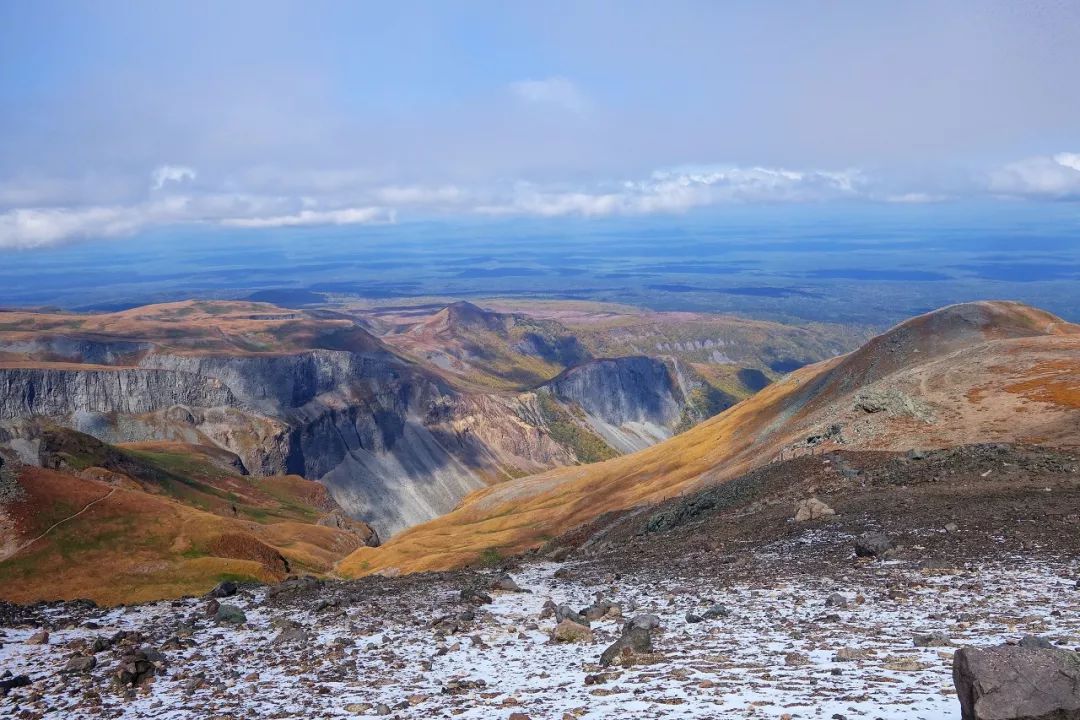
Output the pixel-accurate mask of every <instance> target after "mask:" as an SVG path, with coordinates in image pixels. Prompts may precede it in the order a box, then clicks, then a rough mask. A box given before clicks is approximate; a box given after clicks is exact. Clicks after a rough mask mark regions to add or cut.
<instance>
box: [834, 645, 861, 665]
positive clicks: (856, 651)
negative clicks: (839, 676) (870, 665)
mask: <svg viewBox="0 0 1080 720" xmlns="http://www.w3.org/2000/svg"><path fill="white" fill-rule="evenodd" d="M868 657H870V653H869V652H868V651H866V650H865V649H863V648H853V647H845V648H840V649H839V650H837V651H836V655H834V656H833V661H834V662H855V661H856V660H865V659H866V658H868Z"/></svg>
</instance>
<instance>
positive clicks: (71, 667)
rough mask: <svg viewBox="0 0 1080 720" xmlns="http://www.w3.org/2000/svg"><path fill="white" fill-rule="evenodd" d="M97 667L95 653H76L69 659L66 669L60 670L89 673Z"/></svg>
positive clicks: (71, 672)
mask: <svg viewBox="0 0 1080 720" xmlns="http://www.w3.org/2000/svg"><path fill="white" fill-rule="evenodd" d="M95 667H97V660H96V659H95V658H94V656H93V655H76V656H75V657H73V658H71V659H70V660H68V661H67V664H66V665H64V669H63V670H61V671H60V672H62V673H69V674H81V673H88V672H90V671H91V670H93V669H94V668H95Z"/></svg>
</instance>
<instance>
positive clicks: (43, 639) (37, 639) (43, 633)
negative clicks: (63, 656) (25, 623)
mask: <svg viewBox="0 0 1080 720" xmlns="http://www.w3.org/2000/svg"><path fill="white" fill-rule="evenodd" d="M26 644H27V645H48V644H49V631H48V630H38V631H37V632H36V633H34V634H33V635H31V636H30V637H28V638H27V639H26Z"/></svg>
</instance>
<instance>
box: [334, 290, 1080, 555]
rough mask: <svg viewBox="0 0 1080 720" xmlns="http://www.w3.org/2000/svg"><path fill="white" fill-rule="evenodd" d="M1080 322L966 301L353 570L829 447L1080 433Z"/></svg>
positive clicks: (420, 534)
mask: <svg viewBox="0 0 1080 720" xmlns="http://www.w3.org/2000/svg"><path fill="white" fill-rule="evenodd" d="M1078 386H1080V327H1078V326H1076V325H1072V324H1069V323H1066V322H1064V321H1062V320H1061V319H1060V318H1057V317H1055V316H1053V315H1051V314H1049V313H1046V312H1044V311H1041V310H1037V309H1035V308H1031V307H1028V306H1025V305H1021V304H1019V303H1011V302H979V303H969V304H963V305H955V306H950V307H946V308H943V309H941V310H937V311H935V312H931V313H928V314H926V315H922V316H919V317H916V318H913V319H911V320H908V321H907V322H904V323H902V324H900V325H898V326H897V327H895V328H893V329H891V330H889V331H888V332H886V333H884V334H882V335H880V336H878V337H875V338H874V339H872V340H870V341H869V342H868V343H867V344H866V345H864V346H863V347H862V348H860V349H859V350H856V351H855V352H853V353H850V354H848V355H845V356H841V357H838V358H834V359H832V360H828V361H825V362H822V363H818V364H816V365H812V366H808V367H805V368H802V369H800V370H798V371H796V372H794V373H792V374H790V375H789V376H787V377H786V378H785V379H783V380H781V381H780V382H777V383H774V384H773V385H770V386H769V387H766V388H765V389H764V390H762V391H761V392H759V393H758V394H757V395H754V396H753V397H751V398H749V399H748V400H745V401H743V402H741V403H739V404H738V405H736V406H734V407H732V408H731V409H729V410H727V411H725V412H723V413H721V414H720V415H718V416H716V417H714V418H712V419H711V420H708V421H706V422H704V423H702V424H701V425H699V426H698V427H696V428H694V429H692V430H689V431H687V432H686V433H683V434H682V435H679V436H677V437H675V438H673V439H671V440H668V441H666V442H664V443H661V444H658V445H655V446H653V447H651V448H648V449H646V450H642V451H640V452H637V453H634V454H632V455H626V456H622V457H619V458H615V459H613V460H610V461H607V462H603V463H598V464H595V465H590V466H585V467H574V468H565V469H559V470H554V471H551V472H547V473H543V474H540V475H535V476H531V477H527V478H522V479H520V480H516V481H513V482H508V483H504V484H502V485H500V486H497V487H493V488H489V489H486V490H483V491H480V492H477V493H475V494H473V495H471V496H470V497H469V498H468V499H467V500H466V502H465V503H464V504H463V505H462V506H461V507H460V508H459V509H458V510H456V511H454V512H453V513H450V514H448V515H446V516H443V517H440V518H437V519H436V520H434V521H431V522H429V523H426V524H423V525H420V526H417V527H415V528H412V529H410V530H409V531H407V532H405V533H402V534H401V535H399V536H397V537H395V538H394V539H393V540H392V541H391V542H389V543H387V544H386V545H385V546H383V547H380V548H378V549H361V550H358V551H357V552H356V553H354V554H353V555H351V556H350V557H349V558H347V559H346V560H345V561H343V562H342V564H341V565H340V568H339V570H340V571H341V572H342V573H344V574H349V575H360V574H365V573H370V572H376V571H390V572H399V571H400V572H408V571H416V570H429V569H438V568H448V567H455V566H460V565H462V564H467V563H469V562H473V561H475V560H476V559H477V558H478V557H479V556H480V555H481V554H482V553H489V554H490V553H492V552H501V553H509V552H516V551H520V550H524V549H526V548H529V547H535V546H537V545H539V544H542V543H543V542H545V541H546V540H548V539H550V538H553V537H555V536H557V535H559V534H562V533H564V532H566V531H568V530H570V529H572V528H574V527H575V526H577V525H580V524H582V523H585V522H588V521H590V520H593V519H595V518H596V517H598V516H600V515H602V514H604V513H609V512H624V511H627V510H629V509H631V508H634V507H636V506H639V505H642V504H646V503H652V502H657V501H659V500H662V499H665V498H667V497H671V496H673V495H676V494H680V493H684V492H687V491H688V490H691V489H694V488H698V487H701V486H703V485H708V484H715V483H719V482H723V481H725V480H727V479H730V478H732V477H735V476H736V475H738V474H740V473H743V472H745V471H747V470H749V469H752V468H754V467H758V466H761V465H764V464H766V463H769V462H771V461H773V460H776V459H779V458H781V457H791V456H793V455H799V454H808V453H811V452H815V451H821V450H824V449H829V448H848V449H881V450H907V449H912V448H933V447H951V446H955V445H961V444H969V443H977V442H999V441H1000V442H1004V441H1021V442H1027V443H1037V444H1046V445H1055V446H1063V447H1069V446H1075V445H1077V444H1078V443H1080V396H1078V393H1077V387H1078Z"/></svg>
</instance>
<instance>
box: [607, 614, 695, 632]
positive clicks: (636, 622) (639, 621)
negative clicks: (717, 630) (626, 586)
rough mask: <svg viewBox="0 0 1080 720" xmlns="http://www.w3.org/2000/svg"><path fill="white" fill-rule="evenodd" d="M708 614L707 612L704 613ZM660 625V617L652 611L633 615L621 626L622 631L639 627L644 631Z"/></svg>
mask: <svg viewBox="0 0 1080 720" xmlns="http://www.w3.org/2000/svg"><path fill="white" fill-rule="evenodd" d="M706 615H708V613H706ZM658 627H660V618H659V617H657V616H656V615H653V614H652V613H642V614H641V615H635V616H634V617H632V618H631V619H630V620H628V621H627V622H626V624H625V625H624V626H623V632H624V633H625V632H626V631H628V630H630V629H631V628H641V629H643V630H646V631H652V630H655V629H657V628H658Z"/></svg>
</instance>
